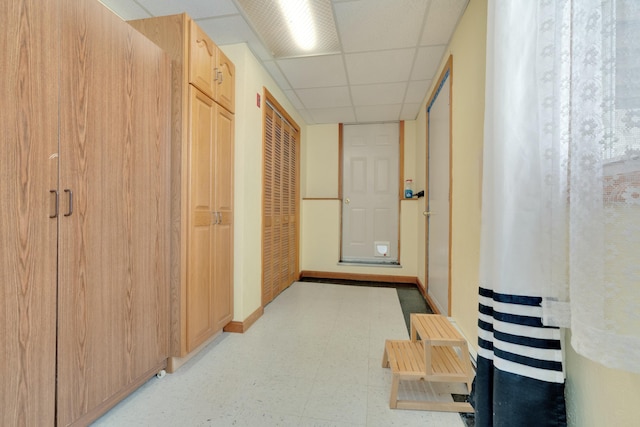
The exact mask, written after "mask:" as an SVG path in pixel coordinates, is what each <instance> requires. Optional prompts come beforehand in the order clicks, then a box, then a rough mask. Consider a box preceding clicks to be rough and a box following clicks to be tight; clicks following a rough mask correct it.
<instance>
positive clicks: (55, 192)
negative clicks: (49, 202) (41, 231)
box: [49, 190, 58, 218]
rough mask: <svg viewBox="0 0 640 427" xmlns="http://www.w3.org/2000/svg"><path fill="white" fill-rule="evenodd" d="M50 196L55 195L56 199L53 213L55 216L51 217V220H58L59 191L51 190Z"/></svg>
mask: <svg viewBox="0 0 640 427" xmlns="http://www.w3.org/2000/svg"><path fill="white" fill-rule="evenodd" d="M49 193H50V194H55V197H54V202H53V204H54V207H55V208H54V211H53V215H49V218H57V217H58V190H49Z"/></svg>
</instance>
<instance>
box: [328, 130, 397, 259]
mask: <svg viewBox="0 0 640 427" xmlns="http://www.w3.org/2000/svg"><path fill="white" fill-rule="evenodd" d="M347 124H349V123H347ZM344 125H345V124H344V123H339V124H338V165H339V167H338V200H339V201H340V212H339V214H340V220H339V223H338V225H339V227H340V233H339V236H340V239H339V241H338V245H339V250H338V262H339V263H340V262H342V238H343V236H342V214H343V212H342V210H343V209H344V194H343V191H342V190H343V170H344V168H343V164H344ZM398 139H399V140H398V144H399V146H398V157H399V159H398V160H399V162H398V265H402V258H401V256H402V251H401V248H402V244H401V233H400V229H401V224H400V221H401V218H402V210H401V208H402V203H401V201H402V199H403V196H404V120H399V121H398ZM372 265H374V264H372Z"/></svg>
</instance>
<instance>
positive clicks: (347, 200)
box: [344, 197, 351, 205]
mask: <svg viewBox="0 0 640 427" xmlns="http://www.w3.org/2000/svg"><path fill="white" fill-rule="evenodd" d="M344 203H345V205H348V204H349V203H351V199H350V198H348V197H347V198H346V199H344Z"/></svg>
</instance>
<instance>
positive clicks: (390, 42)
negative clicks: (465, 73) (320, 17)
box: [334, 0, 429, 52]
mask: <svg viewBox="0 0 640 427" xmlns="http://www.w3.org/2000/svg"><path fill="white" fill-rule="evenodd" d="M428 4H429V2H428V1H425V0H394V1H388V0H369V1H353V2H344V3H335V4H334V10H335V13H336V19H337V25H338V31H339V33H340V40H341V41H342V46H343V49H344V51H345V52H362V51H370V50H382V49H398V48H406V47H414V46H416V40H418V39H419V37H420V33H421V31H422V25H423V23H424V16H425V10H426V7H427V5H428Z"/></svg>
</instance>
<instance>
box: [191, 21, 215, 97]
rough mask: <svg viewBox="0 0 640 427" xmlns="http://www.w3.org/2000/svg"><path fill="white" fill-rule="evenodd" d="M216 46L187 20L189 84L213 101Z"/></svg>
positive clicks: (196, 26)
mask: <svg viewBox="0 0 640 427" xmlns="http://www.w3.org/2000/svg"><path fill="white" fill-rule="evenodd" d="M216 50H217V46H216V45H215V44H214V43H213V41H211V39H210V38H209V36H207V34H206V33H205V32H204V31H202V29H201V28H200V27H199V26H198V24H196V23H195V22H193V21H192V20H189V83H191V84H193V85H194V86H195V87H197V88H198V89H200V90H201V91H202V92H203V93H204V94H205V95H207V96H208V97H209V98H211V99H215V97H216V90H217V87H216V86H217V85H216V84H215V83H214V78H215V76H214V70H215V68H216Z"/></svg>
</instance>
